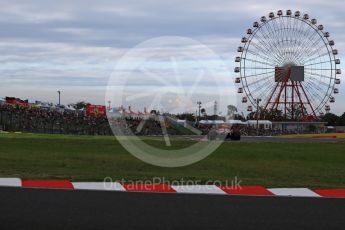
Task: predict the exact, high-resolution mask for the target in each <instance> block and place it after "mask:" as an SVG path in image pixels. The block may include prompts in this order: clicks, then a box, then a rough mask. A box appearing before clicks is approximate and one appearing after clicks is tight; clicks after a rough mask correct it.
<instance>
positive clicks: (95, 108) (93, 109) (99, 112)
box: [85, 104, 106, 117]
mask: <svg viewBox="0 0 345 230" xmlns="http://www.w3.org/2000/svg"><path fill="white" fill-rule="evenodd" d="M85 111H86V115H87V116H91V117H99V116H101V117H103V116H106V108H105V106H104V105H91V104H87V105H86V108H85Z"/></svg>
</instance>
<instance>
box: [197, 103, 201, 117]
mask: <svg viewBox="0 0 345 230" xmlns="http://www.w3.org/2000/svg"><path fill="white" fill-rule="evenodd" d="M196 103H197V104H198V109H199V117H198V119H200V116H201V114H200V110H201V104H202V103H201V101H197V102H196Z"/></svg>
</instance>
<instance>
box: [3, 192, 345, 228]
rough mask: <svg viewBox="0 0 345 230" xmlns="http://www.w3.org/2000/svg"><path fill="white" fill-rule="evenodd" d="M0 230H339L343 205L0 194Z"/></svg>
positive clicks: (92, 194)
mask: <svg viewBox="0 0 345 230" xmlns="http://www.w3.org/2000/svg"><path fill="white" fill-rule="evenodd" d="M0 197H1V200H0V207H1V208H0V229H2V230H7V229H35V230H38V229H50V230H51V229H59V230H61V229H112V230H113V229H174V230H175V229H207V230H209V229H265V230H266V229H314V230H315V229H332V230H334V229H344V226H345V218H344V214H345V199H336V198H304V197H250V196H223V195H201V194H199V195H196V194H164V193H136V192H107V191H83V190H79V191H76V190H55V189H29V188H25V189H23V188H9V187H7V188H6V187H3V188H0Z"/></svg>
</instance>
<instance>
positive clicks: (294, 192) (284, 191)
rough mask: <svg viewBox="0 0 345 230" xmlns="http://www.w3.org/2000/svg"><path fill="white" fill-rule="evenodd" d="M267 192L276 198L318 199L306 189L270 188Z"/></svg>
mask: <svg viewBox="0 0 345 230" xmlns="http://www.w3.org/2000/svg"><path fill="white" fill-rule="evenodd" d="M268 190H269V191H270V192H272V193H273V194H274V195H277V196H301V197H320V195H319V194H317V193H315V192H313V191H312V190H310V189H308V188H270V189H268Z"/></svg>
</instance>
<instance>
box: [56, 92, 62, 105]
mask: <svg viewBox="0 0 345 230" xmlns="http://www.w3.org/2000/svg"><path fill="white" fill-rule="evenodd" d="M57 93H58V94H59V106H60V102H61V91H60V90H59V91H57Z"/></svg>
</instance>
